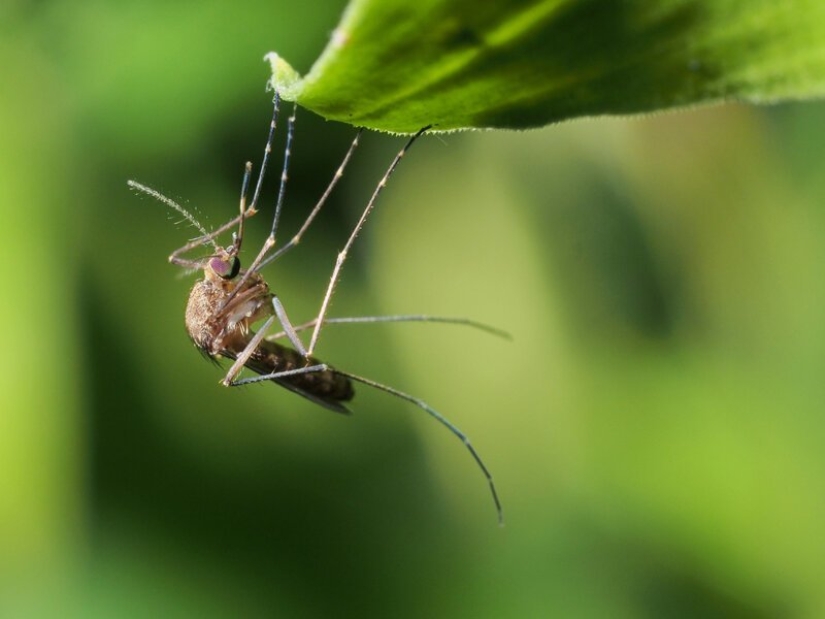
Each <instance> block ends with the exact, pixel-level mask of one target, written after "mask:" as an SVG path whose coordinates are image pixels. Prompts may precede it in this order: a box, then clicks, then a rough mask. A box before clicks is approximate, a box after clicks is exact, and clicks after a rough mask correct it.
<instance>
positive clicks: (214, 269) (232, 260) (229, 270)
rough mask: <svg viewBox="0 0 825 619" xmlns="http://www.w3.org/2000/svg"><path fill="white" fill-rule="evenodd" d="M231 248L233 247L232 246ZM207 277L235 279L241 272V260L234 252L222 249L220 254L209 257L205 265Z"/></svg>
mask: <svg viewBox="0 0 825 619" xmlns="http://www.w3.org/2000/svg"><path fill="white" fill-rule="evenodd" d="M230 249H231V248H230ZM203 270H204V272H205V273H206V277H207V279H212V280H215V279H216V278H220V279H222V280H226V281H229V280H233V279H235V278H236V277H237V276H238V273H240V272H241V261H240V260H238V257H237V256H236V255H234V252H228V251H222V252H221V254H220V255H218V256H213V257H212V258H209V260H208V261H207V262H206V265H205V266H204V269H203Z"/></svg>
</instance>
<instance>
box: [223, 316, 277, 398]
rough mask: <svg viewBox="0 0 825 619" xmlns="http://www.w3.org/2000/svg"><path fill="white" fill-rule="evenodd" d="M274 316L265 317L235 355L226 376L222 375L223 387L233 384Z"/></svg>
mask: <svg viewBox="0 0 825 619" xmlns="http://www.w3.org/2000/svg"><path fill="white" fill-rule="evenodd" d="M275 318H276V317H275V316H270V317H269V318H267V319H266V322H264V324H263V325H261V328H260V329H258V332H257V333H256V334H255V335H254V336H253V337H252V339H251V340H249V342H248V343H247V345H246V347H245V348H244V349H243V351H241V354H239V355H238V356H237V358H236V359H235V362H234V363H233V364H232V367H230V368H229V371H228V372H227V373H226V376H224V377H223V380H222V381H221V384H222V385H223V386H224V387H231V386H233V385H234V384H235V378H237V376H238V374H240V372H241V370H242V369H243V367H244V365H246V362H247V361H249V358H250V357H251V356H252V353H254V352H255V350H256V349H257V348H258V346H259V345H260V344H261V341H262V340H263V339H264V337H265V336H266V332H267V330H268V329H269V327H271V326H272V323H273V322H274V321H275Z"/></svg>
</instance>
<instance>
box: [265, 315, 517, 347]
mask: <svg viewBox="0 0 825 619" xmlns="http://www.w3.org/2000/svg"><path fill="white" fill-rule="evenodd" d="M317 322H318V319H317V318H314V319H312V320H309V321H307V322H304V323H301V324H300V325H297V326H295V327H293V330H294V331H295V333H300V332H301V331H306V330H307V329H311V328H312V327H314V326H315V325H316V323H317ZM379 322H435V323H444V324H453V325H464V326H467V327H472V328H474V329H478V330H480V331H484V332H486V333H489V334H490V335H495V336H496V337H500V338H502V339H505V340H512V339H513V336H512V335H510V334H509V333H508V332H507V331H504V330H503V329H498V328H496V327H491V326H490V325H487V324H484V323H483V322H478V321H476V320H470V319H469V318H455V317H452V316H428V315H425V314H403V315H392V316H344V317H339V318H325V319H324V324H325V325H333V324H347V325H351V324H373V323H379ZM284 336H287V333H286V331H280V332H279V333H275V334H273V335H269V336H267V338H266V339H267V340H270V341H272V340H277V339H279V338H282V337H284Z"/></svg>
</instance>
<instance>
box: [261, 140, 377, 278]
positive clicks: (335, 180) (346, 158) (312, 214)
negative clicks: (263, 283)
mask: <svg viewBox="0 0 825 619" xmlns="http://www.w3.org/2000/svg"><path fill="white" fill-rule="evenodd" d="M363 132H364V129H363V128H361V129H358V132H357V133H356V134H355V138H354V139H353V140H352V144H350V147H349V150H348V151H347V154H346V155H344V160H343V161H342V162H341V165H339V166H338V169H337V170H336V171H335V175H334V176H333V177H332V180H331V181H330V183H329V185H327V188H326V189H325V190H324V193H323V195H322V196H321V197H320V198H319V199H318V202H317V203H316V204H315V206H314V207H313V208H312V211H310V213H309V216H308V217H307V218H306V220H305V221H304V223H303V224H302V225H301V228H300V230H298V232H296V233H295V236H293V237H292V238H291V239H290V240H289V242H288V243H287V244H286V245H284V246H282V247H280V248H279V249H278V250H277V251H276V252H275V253H274V254H272V255H271V256H269V257H268V258H267V259H266V260H264V261H263V262H261V265H260V267H259V268H260V269H262V268H264V267H265V266H266V265H267V264H269V263H270V262H274V261H275V260H277V259H278V258H280V257H281V256H282V255H283V254H285V253H286V252H288V251H289V250H290V249H293V248H294V247H295V246H297V245H298V243H300V242H301V238H302V237H303V235H304V233H305V232H306V231H307V229H308V228H309V226H310V225H311V224H312V222H313V221H314V220H315V218H316V217H317V216H318V213H320V212H321V208H322V207H323V206H324V204H325V203H326V201H327V198H329V195H330V194H331V193H332V190H333V188H334V187H335V185H337V184H338V181H339V180H341V177H342V176H344V170H345V169H346V167H347V164H348V163H349V160H350V159H351V158H352V154H353V153H354V152H355V149H356V148H357V147H358V143H359V140H360V138H361V134H362V133H363Z"/></svg>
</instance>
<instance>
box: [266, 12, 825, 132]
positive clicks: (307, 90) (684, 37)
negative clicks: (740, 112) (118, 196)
mask: <svg viewBox="0 0 825 619" xmlns="http://www.w3.org/2000/svg"><path fill="white" fill-rule="evenodd" d="M270 60H273V84H274V85H275V86H276V87H277V88H279V90H281V91H282V95H283V96H284V98H286V99H289V100H295V101H297V102H298V103H299V104H300V105H302V106H304V107H306V108H308V109H310V110H312V111H314V112H316V113H318V114H319V115H321V116H323V117H325V118H327V119H330V120H337V121H342V122H346V123H349V124H352V125H358V126H364V127H368V128H371V129H377V130H383V131H389V132H396V133H411V132H414V131H416V130H418V129H420V128H421V127H423V126H425V125H428V124H432V125H435V127H434V130H436V131H438V130H441V131H448V130H456V129H467V128H507V129H526V128H531V127H539V126H542V125H546V124H549V123H553V122H558V121H561V120H565V119H569V118H575V117H580V116H596V115H603V114H633V113H638V112H648V111H653V110H659V109H666V108H671V107H674V106H684V105H690V104H699V103H705V102H712V101H719V100H728V99H737V100H744V101H749V102H754V103H765V102H774V101H778V100H783V99H804V98H812V97H819V96H822V95H823V94H825V3H823V2H821V0H784V1H783V0H657V1H655V2H652V1H650V0H496V1H495V2H478V1H477V0H417V1H416V2H412V1H409V0H407V1H405V0H354V1H353V2H351V3H350V5H349V6H348V7H347V10H346V12H345V13H344V15H343V17H342V20H341V22H340V24H339V26H338V27H337V28H336V30H335V32H334V33H333V35H332V37H331V40H330V42H329V44H328V45H327V48H326V49H325V50H324V52H323V54H322V55H321V57H320V58H319V59H318V60H317V61H316V63H315V64H314V66H313V67H312V69H311V70H310V72H309V73H308V74H307V75H306V76H305V77H304V78H300V77H299V76H298V75H297V74H296V73H294V71H292V69H291V68H290V67H289V65H287V64H286V63H285V62H284V61H283V60H281V59H279V58H277V57H276V56H275V55H274V54H271V55H270Z"/></svg>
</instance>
